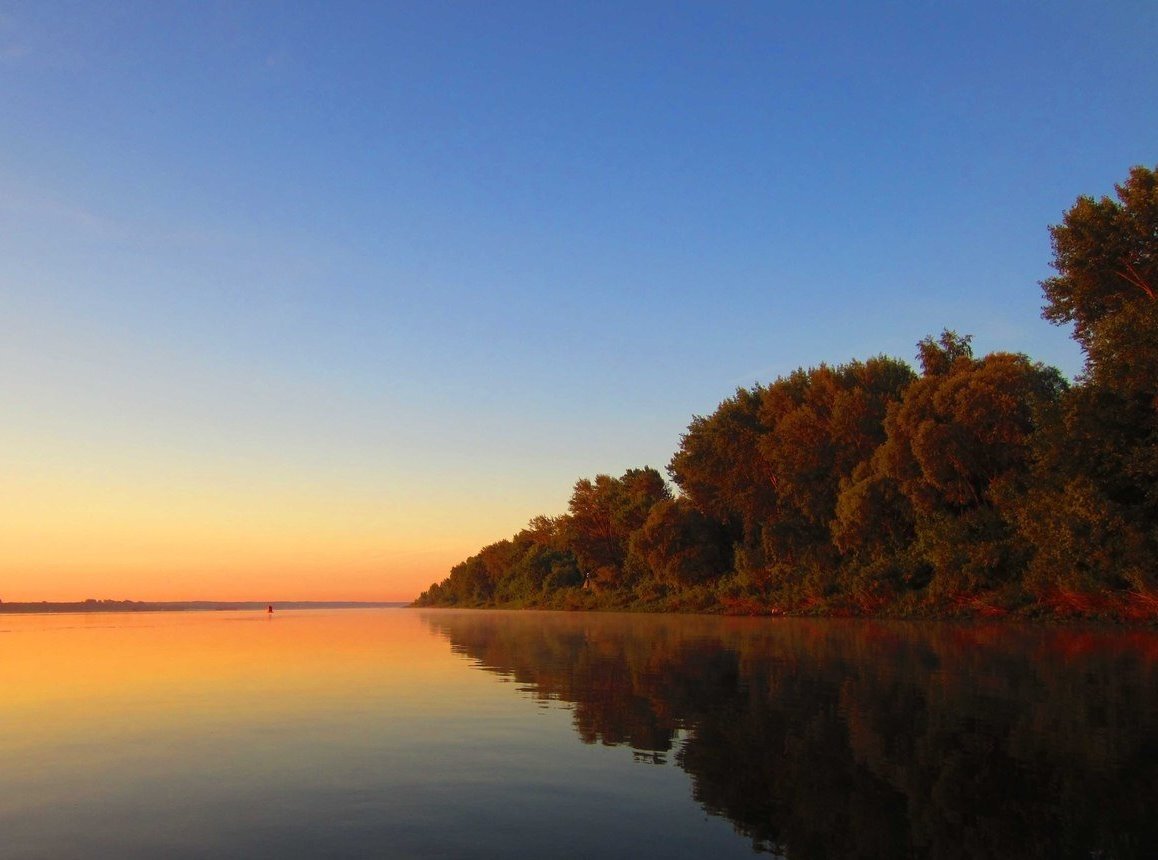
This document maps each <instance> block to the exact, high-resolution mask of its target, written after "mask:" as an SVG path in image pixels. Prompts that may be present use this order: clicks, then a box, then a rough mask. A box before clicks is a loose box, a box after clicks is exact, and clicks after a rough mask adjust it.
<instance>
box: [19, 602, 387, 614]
mask: <svg viewBox="0 0 1158 860" xmlns="http://www.w3.org/2000/svg"><path fill="white" fill-rule="evenodd" d="M405 605H406V604H405V603H382V602H366V601H351V600H326V601H318V600H287V601H282V602H277V603H272V604H271V603H269V602H261V601H236V600H178V601H160V602H158V601H147V600H78V601H49V600H41V601H24V602H16V603H5V602H4V601H2V600H0V613H10V614H17V613H43V612H217V611H221V612H224V611H229V610H245V609H255V610H262V611H265V610H266V608H267V607H269V606H273V607H274V608H275V609H359V608H365V609H370V608H382V607H398V606H405Z"/></svg>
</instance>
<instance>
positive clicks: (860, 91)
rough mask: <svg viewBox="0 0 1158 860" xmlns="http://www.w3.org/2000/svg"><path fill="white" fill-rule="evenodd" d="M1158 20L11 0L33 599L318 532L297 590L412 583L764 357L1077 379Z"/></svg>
mask: <svg viewBox="0 0 1158 860" xmlns="http://www.w3.org/2000/svg"><path fill="white" fill-rule="evenodd" d="M1156 25H1158V5H1156V4H1154V3H1151V2H1137V3H1098V4H1092V3H1085V4H1071V3H1028V2H1026V3H936V4H934V3H889V4H861V3H850V4H815V3H810V4H787V3H785V4H776V3H614V4H612V3H606V4H604V3H576V4H558V3H541V2H538V3H489V4H482V3H467V2H463V3H432V2H423V3H407V4H390V3H337V2H336V3H289V2H285V3H274V2H249V3H240V2H237V3H224V2H222V3H215V2H200V3H156V2H142V3H107V4H93V3H54V2H43V0H42V2H36V3H23V2H0V116H2V117H3V118H4V119H3V121H2V122H0V368H2V369H3V374H2V378H0V409H2V410H3V413H4V415H5V416H6V421H5V422H4V424H3V429H2V430H0V449H2V450H3V453H0V468H3V469H4V471H5V472H6V473H8V474H9V475H10V476H12V483H11V486H12V487H14V488H15V490H16V492H14V493H10V494H9V496H10V499H14V500H13V501H10V502H9V505H10V506H11V508H12V509H11V510H7V511H2V512H0V513H4V514H5V515H7V520H8V525H7V526H6V527H0V598H2V597H3V596H4V592H5V591H7V592H8V593H16V592H21V591H24V590H27V591H30V592H31V591H37V593H41V592H47V591H53V590H54V589H55V591H54V593H57V592H59V593H61V594H64V593H67V594H72V593H73V592H72V591H71V590H69V589H73V588H78V589H82V590H85V593H84V594H78V597H81V598H83V597H89V596H94V597H117V596H128V597H133V596H136V594H124V595H122V594H120V593H119V591H118V589H120V588H122V586H123V588H124V589H129V588H130V587H132V588H135V589H137V591H138V592H143V591H147V590H149V589H148V588H146V585H148V584H150V583H152V582H156V583H158V585H157V589H156V593H157V594H158V595H161V594H164V595H178V594H180V595H185V594H189V595H190V596H194V597H202V596H203V597H213V596H215V595H216V594H219V593H222V591H223V590H228V589H227V588H226V586H227V584H230V583H236V582H245V581H247V580H246V577H247V576H250V575H251V572H252V570H255V569H257V568H259V567H262V565H264V566H265V567H264V568H263V569H266V568H270V567H271V566H276V565H278V564H284V563H286V562H285V559H284V558H283V557H282V556H280V555H278V551H277V549H276V547H277V546H278V545H279V541H280V540H281V536H284V535H285V534H286V533H287V532H289V533H292V534H293V535H294V536H295V543H294V546H295V547H296V549H295V550H294V558H296V559H298V560H299V561H300V560H301V559H302V558H306V559H309V560H311V561H310V564H306V563H305V562H302V563H301V567H302V571H303V572H302V573H301V575H300V576H301V578H300V582H299V580H294V582H295V583H297V585H295V586H294V588H297V589H298V590H297V591H295V592H294V593H295V594H298V595H303V596H304V595H314V594H315V593H316V594H317V595H319V596H320V595H322V593H323V592H325V595H326V596H334V597H342V596H370V595H378V594H379V593H381V594H382V596H412V593H413V588H412V584H413V583H414V582H417V581H420V580H421V581H423V582H424V583H425V582H429V581H430V579H432V578H434V577H433V576H432V575H430V574H431V572H432V571H433V572H434V573H436V574H437V575H438V576H441V572H444V569H445V566H446V564H448V563H449V562H450V561H453V560H456V559H457V558H461V557H462V556H464V555H466V554H467V553H469V552H471V551H473V550H474V549H476V548H477V547H478V546H479V545H480V544H481V543H483V542H488V541H490V540H494V539H498V538H500V537H503V536H506V535H508V534H510V533H511V532H513V531H515V530H516V529H518V528H519V527H521V525H522V524H524V523H525V521H526V520H527V519H528V518H529V517H530V516H532V515H534V514H536V513H558V512H561V511H562V510H563V508H564V507H565V504H566V500H567V497H568V495H569V492H570V486H571V484H572V483H573V482H574V481H575V480H576V479H577V478H579V477H581V476H584V475H593V474H595V473H597V472H610V473H619V472H622V471H623V470H624V469H626V468H628V467H631V466H637V465H643V464H650V465H654V466H656V467H662V466H663V465H664V464H666V462H667V460H668V458H669V457H670V456H671V454H672V452H673V451H674V450H675V447H676V445H677V444H678V440H679V435H680V433H681V432H682V431H683V429H684V428H685V427H686V425H687V423H688V421H689V420H690V418H691V416H692V415H693V414H695V413H700V414H704V413H709V412H711V411H712V410H713V409H714V408H715V406H716V405H717V403H718V402H719V401H720V400H721V399H723V398H724V397H726V396H728V395H729V394H730V393H731V392H732V391H733V390H734V389H735V387H736V386H738V385H750V384H752V383H754V382H757V381H768V380H771V379H772V378H774V377H776V376H777V375H779V374H783V373H787V372H789V371H791V370H792V369H794V368H795V367H798V366H802V365H803V366H807V365H814V364H817V363H819V362H821V361H827V362H831V363H836V362H842V361H847V360H849V359H851V358H865V357H868V356H870V355H874V354H877V353H881V352H884V353H888V354H891V355H897V356H900V357H902V358H906V359H912V357H913V355H914V352H915V349H914V344H915V342H916V341H917V340H919V339H920V338H921V337H923V336H925V335H926V334H930V333H934V334H935V333H937V332H939V331H940V330H941V329H942V328H944V327H950V328H954V329H956V330H958V331H959V332H968V333H972V334H973V335H974V336H975V347H976V348H977V349H978V350H979V351H982V352H986V351H990V350H1013V351H1022V352H1027V353H1029V354H1030V355H1031V356H1033V357H1034V358H1036V359H1039V360H1042V361H1045V362H1047V363H1051V364H1055V365H1057V366H1059V367H1061V368H1062V370H1063V371H1065V372H1066V373H1067V374H1070V375H1072V374H1074V373H1076V372H1077V371H1078V370H1079V369H1080V364H1081V359H1080V355H1079V353H1078V351H1077V349H1076V347H1075V346H1074V345H1073V344H1072V342H1071V341H1070V340H1069V339H1068V335H1067V333H1066V332H1064V331H1061V330H1058V329H1055V328H1053V327H1051V326H1049V325H1048V324H1046V323H1045V322H1044V321H1042V320H1041V319H1040V318H1039V312H1040V305H1041V297H1040V291H1039V289H1038V287H1037V282H1038V281H1039V280H1040V279H1041V278H1043V277H1047V276H1048V275H1049V274H1050V271H1049V268H1048V262H1049V259H1050V249H1049V239H1048V233H1047V225H1048V224H1050V223H1056V222H1057V221H1058V220H1060V217H1061V214H1062V212H1063V211H1064V210H1065V209H1066V208H1068V207H1069V206H1070V205H1071V204H1072V202H1073V200H1074V199H1075V197H1076V196H1077V195H1079V194H1083V193H1085V194H1093V195H1102V194H1108V193H1112V189H1113V184H1114V183H1115V182H1119V181H1121V180H1122V179H1124V178H1125V176H1126V173H1127V171H1128V169H1129V167H1130V166H1131V165H1134V164H1139V163H1144V164H1148V165H1150V166H1153V165H1154V163H1155V162H1156V161H1158V147H1156V146H1155V144H1156V142H1158V109H1156V108H1155V106H1154V103H1155V100H1154V98H1153V94H1154V92H1155V85H1156V84H1158V51H1155V50H1154V45H1155V43H1156V36H1158V26H1156ZM29 499H32V500H33V501H34V502H35V503H30V502H29V501H28V500H29ZM94 509H95V510H97V511H99V512H103V514H107V516H108V517H109V521H108V522H107V523H105V524H104V525H103V526H102V527H101V528H100V529H96V530H91V529H90V531H93V533H92V534H88V536H87V537H85V538H84V539H83V540H81V539H80V538H77V537H76V534H78V533H80V532H81V531H84V527H85V526H86V523H87V524H88V526H91V523H92V517H93V516H94V514H93V511H94ZM109 511H115V512H117V513H116V515H115V516H114V515H113V514H111V513H108V512H109ZM44 518H51V519H52V520H53V521H54V524H53V526H52V527H51V528H49V527H47V526H44V527H41V525H40V524H41V523H42V522H43V519H44ZM70 523H71V524H72V525H74V526H75V529H73V530H72V531H70V529H69V524H70ZM186 526H189V527H190V528H193V526H196V528H193V532H195V533H196V535H197V537H196V539H195V540H194V539H193V538H190V537H186V538H182V537H181V534H182V533H183V532H182V531H181V529H182V528H184V527H186ZM315 527H316V529H317V531H318V534H321V535H325V536H327V537H326V538H325V539H324V540H321V539H319V542H318V544H317V546H314V545H312V544H311V543H310V540H309V535H308V533H309V532H310V531H311V529H312V528H315ZM150 529H152V530H153V532H150V531H149V530H150ZM193 532H190V534H192V533H193ZM142 533H144V535H145V536H144V537H142ZM149 534H154V537H155V539H146V538H147V537H148V535H149ZM70 535H71V536H72V537H70ZM215 541H216V544H214V542H215ZM282 543H284V541H282ZM212 545H217V546H218V547H219V551H218V552H217V553H216V554H215V555H214V556H213V561H212V563H210V562H207V561H205V560H204V559H203V557H202V556H203V554H204V552H205V551H206V550H205V548H206V547H207V546H212ZM6 547H7V549H6ZM176 556H181V557H182V558H184V559H186V563H185V564H184V566H182V565H180V564H176V563H175V562H174V561H173V559H174V558H175V557H176ZM98 557H99V558H100V559H103V560H104V561H102V562H101V563H100V564H96V563H95V562H92V561H91V559H94V558H98ZM129 557H132V558H133V559H134V561H133V565H135V567H134V566H133V565H129V567H132V569H133V570H136V571H138V574H135V576H136V577H137V578H131V577H128V574H127V573H125V571H126V570H128V567H126V565H127V564H128V562H125V563H124V564H121V565H120V566H118V559H127V558H129ZM86 559H89V560H88V561H86ZM279 559H280V560H279ZM311 565H312V566H311ZM209 568H212V570H209ZM147 571H154V574H153V576H154V579H153V580H149V579H147V575H148V574H147ZM214 571H215V572H214ZM309 571H313V573H312V574H311V573H309ZM350 571H357V574H356V575H355V574H354V573H350ZM347 573H348V574H349V577H351V578H350V579H349V580H348V581H347V580H345V579H342V578H341V577H342V576H344V575H346V574H347ZM310 576H313V577H314V579H312V580H311V579H309V577H310ZM118 577H119V578H118ZM126 577H128V578H126ZM271 582H274V583H276V580H271ZM339 582H341V583H346V584H345V585H343V586H341V587H339V586H338V585H336V584H335V583H339ZM78 583H79V584H78ZM310 583H313V584H310ZM383 583H385V585H383ZM65 584H68V585H67V587H66V586H65ZM162 584H164V585H162ZM315 585H316V588H315ZM150 587H151V586H150ZM230 587H232V585H230ZM262 587H263V588H264V587H266V585H263V586H262ZM327 588H329V589H330V591H327ZM166 589H168V590H166ZM376 589H382V591H381V592H379V591H378V590H376ZM110 590H111V592H112V593H108V592H110ZM92 591H96V592H100V593H89V592H92ZM337 592H342V593H337ZM150 593H152V592H150ZM263 593H265V592H263ZM289 596H290V595H288V594H287V595H286V597H287V598H288V597H289Z"/></svg>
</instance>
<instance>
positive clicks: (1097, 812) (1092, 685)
mask: <svg viewBox="0 0 1158 860" xmlns="http://www.w3.org/2000/svg"><path fill="white" fill-rule="evenodd" d="M425 618H426V620H427V622H428V623H429V624H430V625H431V626H432V627H433V628H435V629H436V630H438V631H439V632H440V633H441V634H442V635H444V636H445V637H446V638H447V639H448V640H449V641H450V642H451V644H452V647H453V648H454V649H455V650H456V651H458V652H460V653H463V654H466V655H469V656H470V657H472V658H473V659H474V660H476V661H478V663H479V665H480V666H481V667H482V668H483V669H485V670H487V671H492V672H497V673H501V674H504V675H509V676H513V677H514V678H515V679H516V680H517V681H519V682H520V684H521V685H523V686H524V687H525V688H527V689H530V690H531V691H532V692H533V694H534V695H535V696H537V697H540V698H544V699H553V700H559V701H562V702H566V703H570V704H571V705H572V706H573V708H574V711H575V727H576V730H577V732H578V733H579V735H580V737H581V738H582V739H583V740H584V741H585V742H587V743H595V742H601V743H604V744H627V745H630V746H631V747H633V748H634V749H635V750H637V751H639V752H641V753H645V754H646V755H645V756H644V758H645V759H649V760H653V761H662V759H656V758H655V757H654V756H655V754H662V753H665V752H667V751H669V750H671V749H673V747H674V748H675V751H676V753H675V761H676V763H677V764H678V765H679V766H680V767H681V768H683V769H684V770H685V771H687V773H688V774H689V776H690V777H691V779H692V792H693V795H694V797H695V799H696V800H697V801H698V802H699V803H700V804H702V805H703V806H704V808H705V809H706V810H708V811H709V812H711V813H713V814H717V815H722V816H725V817H727V818H728V819H729V820H731V822H732V823H733V825H734V826H735V828H736V829H737V831H738V832H740V833H742V834H743V835H745V836H746V837H748V838H750V839H751V840H752V841H753V843H754V845H756V846H757V847H762V848H766V849H774V850H777V851H779V852H781V853H783V854H785V855H786V856H788V857H793V858H799V857H866V858H869V857H899V856H924V857H962V858H965V857H1042V858H1046V857H1050V858H1052V857H1079V856H1080V857H1090V856H1101V857H1106V858H1112V857H1122V858H1127V857H1149V856H1155V854H1154V852H1155V851H1156V850H1158V822H1156V821H1155V819H1154V817H1153V816H1152V814H1151V810H1150V808H1149V806H1150V803H1151V801H1152V799H1153V798H1154V797H1156V796H1158V723H1156V721H1158V677H1156V675H1158V644H1156V640H1155V639H1154V636H1153V634H1150V633H1133V634H1131V633H1120V632H1113V631H1097V632H1091V631H1081V630H1068V629H1067V630H1027V629H1019V628H1009V627H1005V628H995V627H985V626H975V627H963V626H941V627H921V626H916V625H911V624H910V625H903V624H895V623H894V624H887V623H880V622H841V621H829V622H816V621H792V620H783V621H779V622H772V623H768V622H760V621H751V620H747V619H712V618H702V617H700V618H680V619H677V618H671V617H656V616H615V615H587V614H584V615H579V616H576V615H556V614H542V613H533V614H522V613H519V614H507V613H502V614H495V613H459V612H450V613H446V612H439V613H431V614H429V615H427V616H425ZM681 730H682V735H683V739H682V740H681V741H680V742H679V743H678V744H676V743H675V738H676V737H677V732H680V731H681Z"/></svg>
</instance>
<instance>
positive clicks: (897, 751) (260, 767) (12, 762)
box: [0, 609, 1158, 858]
mask: <svg viewBox="0 0 1158 860" xmlns="http://www.w3.org/2000/svg"><path fill="white" fill-rule="evenodd" d="M0 667H2V670H3V682H2V683H3V691H2V693H0V697H2V698H0V857H4V858H9V857H11V858H70V857H78V858H79V857H160V856H164V857H170V858H179V857H279V858H287V857H288V858H292V857H321V856H324V857H464V856H471V857H639V856H662V857H709V856H710V857H728V856H751V855H752V853H753V852H754V851H761V852H771V853H772V854H773V855H780V856H784V857H789V858H814V857H815V858H821V857H864V858H888V857H935V858H942V857H946V858H948V857H962V858H964V857H969V858H976V857H995V858H996V857H1002V858H1007V857H1042V858H1046V857H1049V858H1055V857H1085V858H1088V857H1099V858H1115V857H1121V858H1127V857H1130V858H1133V857H1137V858H1148V857H1154V856H1158V817H1156V816H1155V815H1154V812H1153V804H1154V800H1155V798H1158V632H1155V631H1153V630H1118V629H1103V628H1087V627H1081V628H1079V627H1064V628H1057V627H1034V626H1022V625H1008V624H920V623H901V622H897V623H886V622H874V621H863V620H855V621H853V620H834V619H832V620H804V619H799V620H797V619H737V618H704V617H694V616H642V615H624V614H603V613H586V614H567V613H541V612H494V611H455V610H408V609H374V610H362V609H356V610H300V611H278V612H275V613H274V615H273V616H272V617H268V616H267V615H266V614H265V613H257V612H250V611H247V612H170V613H126V614H99V615H96V614H93V615H83V614H75V615H29V616H2V615H0Z"/></svg>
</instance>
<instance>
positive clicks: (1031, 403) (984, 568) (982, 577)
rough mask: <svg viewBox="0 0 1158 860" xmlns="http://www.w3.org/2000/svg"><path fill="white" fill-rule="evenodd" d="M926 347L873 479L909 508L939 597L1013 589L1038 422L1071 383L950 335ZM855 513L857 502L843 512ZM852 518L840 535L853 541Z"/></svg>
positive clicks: (890, 421)
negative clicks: (1016, 502) (1017, 516)
mask: <svg viewBox="0 0 1158 860" xmlns="http://www.w3.org/2000/svg"><path fill="white" fill-rule="evenodd" d="M919 348H920V349H921V351H922V364H923V365H924V367H925V375H924V376H923V377H922V378H921V379H919V380H918V381H917V382H915V383H913V385H911V386H910V387H909V388H908V390H907V391H906V392H905V396H904V399H903V400H902V401H901V403H900V405H899V406H898V407H897V408H896V409H894V410H892V411H890V413H889V416H888V418H887V419H886V422H885V427H886V431H887V433H888V439H887V441H886V443H885V444H884V445H883V446H882V447H881V449H880V451H879V452H878V454H877V455H876V456H875V458H874V466H875V471H876V474H878V475H883V476H884V477H886V478H889V479H891V480H892V481H895V482H896V486H897V488H898V489H899V490H900V492H901V493H902V494H903V495H904V497H905V498H906V499H907V501H908V503H909V505H910V506H911V508H912V512H913V518H914V530H915V535H916V539H917V545H918V549H919V552H920V554H921V555H922V556H923V558H924V559H925V560H926V561H927V562H928V563H929V564H930V565H931V566H932V568H933V570H934V574H935V577H934V584H935V585H936V586H937V591H939V592H943V593H946V594H955V593H961V592H964V593H969V592H975V591H978V590H982V589H985V588H990V587H993V586H996V585H998V584H1000V583H1002V582H1008V581H1011V580H1015V579H1017V578H1018V577H1019V576H1020V574H1021V572H1022V570H1023V568H1024V565H1025V562H1026V558H1027V556H1028V548H1027V547H1026V546H1025V542H1024V540H1022V539H1021V538H1020V537H1019V535H1018V534H1017V532H1016V529H1015V527H1014V522H1013V520H1014V517H1013V514H1012V512H1011V510H1010V505H1011V504H1012V501H1011V500H1012V499H1014V498H1016V497H1017V495H1018V493H1019V492H1020V491H1021V490H1022V489H1023V488H1024V486H1025V483H1026V478H1027V476H1028V474H1029V470H1030V467H1031V465H1032V462H1033V449H1032V441H1033V438H1034V433H1035V432H1036V430H1037V427H1038V424H1039V420H1040V416H1041V415H1042V412H1043V410H1044V409H1046V408H1047V407H1048V406H1049V405H1050V404H1055V403H1056V402H1057V401H1058V399H1059V398H1060V396H1061V394H1062V392H1063V391H1064V390H1065V387H1066V386H1065V382H1064V380H1063V379H1062V377H1061V374H1060V373H1058V371H1057V370H1056V369H1054V368H1052V367H1046V366H1044V365H1041V364H1037V363H1034V362H1031V361H1030V360H1029V359H1028V358H1027V357H1026V356H1024V355H1014V354H1010V353H992V354H990V355H987V356H985V357H984V358H982V359H974V358H973V357H972V353H971V350H969V349H968V339H966V338H960V337H958V336H957V335H955V334H954V333H952V332H944V333H943V334H942V336H941V339H940V341H938V342H934V341H933V340H932V339H931V338H926V339H925V340H924V341H922V342H921V344H920V347H919ZM865 478H866V476H862V480H864V479H865ZM848 492H850V493H852V492H853V490H852V489H849V490H848ZM857 492H860V493H861V494H862V495H863V494H864V493H865V492H866V490H865V488H861V489H860V490H858V491H857ZM852 511H853V503H852V500H851V499H850V500H849V502H848V503H847V504H846V513H847V514H851V513H852ZM854 519H855V518H853V517H851V516H849V517H848V518H847V521H846V523H845V524H844V526H842V527H843V528H844V529H845V531H844V535H845V537H846V538H848V537H850V536H851V535H852V534H853V531H852V529H851V525H852V522H853V521H854Z"/></svg>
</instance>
